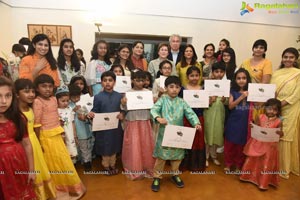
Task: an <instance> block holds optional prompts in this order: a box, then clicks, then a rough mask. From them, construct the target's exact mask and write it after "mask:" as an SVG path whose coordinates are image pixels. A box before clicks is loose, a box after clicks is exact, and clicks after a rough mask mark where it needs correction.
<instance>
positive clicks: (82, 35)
mask: <svg viewBox="0 0 300 200" xmlns="http://www.w3.org/2000/svg"><path fill="white" fill-rule="evenodd" d="M0 9H1V10H0V14H1V18H2V15H3V12H2V10H4V11H5V12H4V14H5V16H4V18H5V19H7V21H5V22H3V20H1V22H0V23H1V24H3V23H6V24H7V26H8V27H7V30H8V31H7V34H4V35H1V36H2V37H1V42H0V50H4V51H5V52H9V51H10V47H11V46H9V45H7V44H13V43H15V42H17V41H18V40H19V39H20V38H21V37H23V36H27V35H28V33H27V24H55V25H71V26H72V35H73V40H74V42H75V47H76V48H82V49H83V51H84V53H85V58H86V59H87V60H88V59H89V57H90V50H91V48H92V45H93V43H94V35H95V31H97V29H96V27H95V25H94V22H95V21H94V20H93V19H92V18H91V17H89V16H90V14H91V13H90V12H88V11H70V10H56V9H32V8H17V7H13V8H7V6H5V5H3V4H2V3H0ZM112 9H113V8H112ZM99 12H101V9H100V10H99ZM9 17H10V18H9ZM101 22H102V23H103V26H102V27H101V31H102V32H115V33H134V34H153V35H167V36H168V35H170V34H172V33H178V34H180V35H182V36H186V37H192V44H193V45H194V46H195V48H196V51H197V54H198V57H200V58H201V55H202V53H203V47H204V45H205V44H207V43H211V42H212V43H214V44H215V45H216V46H218V42H219V41H220V39H222V38H227V39H229V40H230V42H231V46H232V47H233V48H234V49H235V51H236V54H237V63H238V65H239V64H240V63H241V62H242V60H244V59H245V58H248V57H250V56H251V54H252V51H251V48H252V44H253V42H254V41H255V40H256V39H259V38H263V39H265V40H267V42H268V51H267V57H268V58H269V59H271V61H272V62H273V64H274V67H275V68H277V66H278V65H279V63H280V59H281V53H282V51H283V50H284V49H285V48H286V47H290V46H296V45H297V43H296V39H297V37H298V35H299V34H300V28H299V27H284V26H274V25H262V24H254V23H243V22H230V21H220V20H206V19H197V18H183V17H171V16H153V15H144V14H132V13H122V14H119V15H114V16H109V17H106V18H103V19H102V21H101ZM0 32H1V33H2V32H3V31H2V28H1V31H0ZM3 40H5V43H2V41H3ZM53 52H54V53H55V57H56V56H57V52H58V47H53Z"/></svg>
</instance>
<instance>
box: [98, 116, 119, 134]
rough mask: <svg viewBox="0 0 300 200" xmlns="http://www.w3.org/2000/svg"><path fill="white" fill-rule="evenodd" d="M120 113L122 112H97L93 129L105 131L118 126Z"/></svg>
mask: <svg viewBox="0 0 300 200" xmlns="http://www.w3.org/2000/svg"><path fill="white" fill-rule="evenodd" d="M119 113H120V112H112V113H95V117H94V119H93V125H92V131H104V130H110V129H116V128H118V125H119V119H117V115H118V114H119Z"/></svg>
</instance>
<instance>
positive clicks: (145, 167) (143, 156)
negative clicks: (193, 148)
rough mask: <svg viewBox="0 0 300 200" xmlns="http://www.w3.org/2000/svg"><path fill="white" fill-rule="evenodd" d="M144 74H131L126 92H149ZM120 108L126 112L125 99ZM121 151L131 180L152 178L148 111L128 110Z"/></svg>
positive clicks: (151, 138) (151, 141)
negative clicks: (128, 88)
mask: <svg viewBox="0 0 300 200" xmlns="http://www.w3.org/2000/svg"><path fill="white" fill-rule="evenodd" d="M145 79H146V74H145V72H143V71H137V72H132V73H131V81H132V85H133V88H132V89H131V90H129V91H128V92H142V91H149V90H147V89H145V88H143V87H144V83H145ZM122 108H124V110H127V98H126V97H124V98H123V99H122ZM125 120H126V121H125V129H124V139H123V149H122V162H123V168H124V171H125V172H124V173H125V174H126V176H127V177H128V178H129V179H131V180H137V179H141V178H144V177H152V175H153V166H154V162H155V160H154V158H153V157H152V153H153V149H154V140H153V135H152V128H151V121H150V110H149V109H142V110H129V111H127V114H126V117H125Z"/></svg>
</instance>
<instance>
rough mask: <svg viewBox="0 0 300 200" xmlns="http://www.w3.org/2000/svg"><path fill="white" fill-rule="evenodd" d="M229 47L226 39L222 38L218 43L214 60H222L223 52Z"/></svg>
mask: <svg viewBox="0 0 300 200" xmlns="http://www.w3.org/2000/svg"><path fill="white" fill-rule="evenodd" d="M229 47H230V42H229V41H228V40H227V39H225V38H224V39H222V40H221V41H220V42H219V50H218V51H217V52H216V54H215V58H217V61H218V62H220V61H221V60H222V53H223V51H224V50H225V49H227V48H229Z"/></svg>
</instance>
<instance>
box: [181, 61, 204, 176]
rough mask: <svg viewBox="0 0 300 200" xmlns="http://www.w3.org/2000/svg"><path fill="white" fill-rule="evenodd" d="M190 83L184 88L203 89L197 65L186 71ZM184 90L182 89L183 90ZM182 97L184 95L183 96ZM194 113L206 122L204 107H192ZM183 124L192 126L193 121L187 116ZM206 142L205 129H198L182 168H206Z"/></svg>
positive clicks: (195, 169) (198, 169)
mask: <svg viewBox="0 0 300 200" xmlns="http://www.w3.org/2000/svg"><path fill="white" fill-rule="evenodd" d="M186 76H187V80H188V83H187V85H186V87H185V88H183V90H201V86H200V85H199V80H201V78H200V77H201V71H200V69H199V68H198V67H196V66H191V67H189V68H188V69H187V71H186ZM183 90H182V91H183ZM181 97H182V96H181ZM192 109H193V111H194V113H195V114H196V115H197V116H198V119H199V121H200V122H201V124H204V118H203V108H192ZM183 125H184V126H186V127H192V125H191V123H190V122H189V121H188V120H187V118H186V117H185V118H184V119H183ZM205 161H206V154H205V144H204V130H203V129H200V130H197V131H196V134H195V138H194V141H193V145H192V149H189V150H186V154H185V157H184V159H183V161H182V162H181V166H180V167H181V168H183V169H188V170H190V171H203V170H204V169H205Z"/></svg>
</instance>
